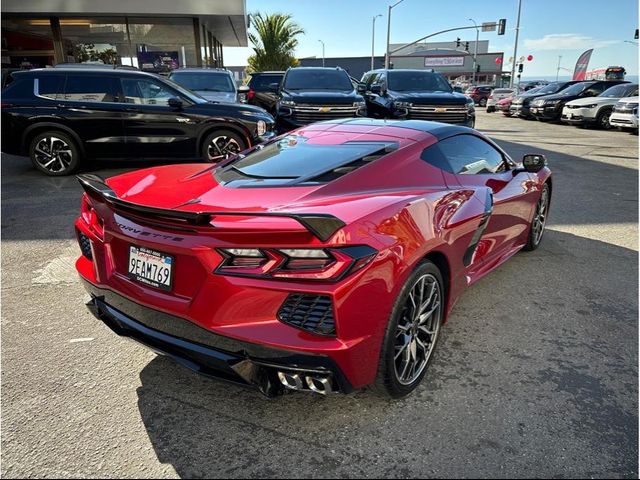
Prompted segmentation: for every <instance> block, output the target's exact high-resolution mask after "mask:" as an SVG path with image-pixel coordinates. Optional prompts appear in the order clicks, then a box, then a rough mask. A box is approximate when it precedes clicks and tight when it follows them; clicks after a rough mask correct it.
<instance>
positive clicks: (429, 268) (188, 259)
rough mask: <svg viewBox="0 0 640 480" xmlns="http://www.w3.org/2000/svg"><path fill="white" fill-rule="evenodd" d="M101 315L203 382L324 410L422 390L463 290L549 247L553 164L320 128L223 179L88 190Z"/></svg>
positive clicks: (377, 131)
mask: <svg viewBox="0 0 640 480" xmlns="http://www.w3.org/2000/svg"><path fill="white" fill-rule="evenodd" d="M78 178H79V180H80V183H81V184H82V187H83V188H84V191H85V193H84V195H83V198H82V209H81V214H80V217H79V218H78V219H77V221H76V223H75V225H76V230H77V236H78V240H79V243H80V249H81V251H82V255H81V256H80V258H79V259H78V261H77V264H76V266H77V269H78V272H79V273H80V276H81V277H82V279H83V283H84V284H85V286H86V288H87V290H88V291H89V293H90V294H91V301H90V302H89V304H88V306H89V308H90V310H91V311H92V312H93V313H94V314H95V315H96V317H98V318H99V319H100V320H102V321H103V322H104V323H106V324H107V325H108V326H109V327H110V328H111V329H113V330H114V331H115V332H116V333H117V334H119V335H122V336H126V337H131V338H133V339H134V340H137V341H139V342H140V343H142V344H144V345H146V346H148V347H150V348H151V349H153V350H155V351H156V352H158V353H161V354H165V355H169V356H171V357H173V358H174V359H176V360H177V361H178V362H179V363H181V364H182V365H185V366H187V367H189V368H192V369H194V370H196V371H198V372H200V373H203V374H206V375H209V376H213V377H217V378H220V379H224V380H228V381H232V382H236V383H240V384H244V385H249V386H253V387H256V388H258V389H259V390H260V391H262V392H263V393H265V394H267V395H273V394H277V393H282V392H283V391H285V389H291V390H306V391H313V392H318V393H321V394H327V393H330V392H345V393H347V392H351V391H353V390H354V389H359V388H361V387H365V386H368V385H373V386H376V387H377V388H378V389H379V390H381V391H382V392H386V393H387V394H389V395H391V396H392V397H401V396H404V395H406V394H408V393H409V392H411V391H412V390H413V389H415V388H416V386H417V385H418V384H419V383H420V381H421V380H422V378H423V377H424V375H425V371H426V368H427V366H428V364H429V361H430V359H431V357H432V354H433V351H434V348H435V346H436V342H437V340H438V336H439V333H440V329H441V326H442V324H443V323H444V322H445V321H446V319H447V316H448V315H449V313H450V312H451V309H452V307H453V305H454V303H455V302H456V300H457V299H458V298H459V296H460V294H461V293H462V292H463V291H464V289H465V288H466V287H467V286H469V285H471V284H472V283H474V282H475V281H477V280H478V279H479V278H481V277H483V276H484V275H485V274H487V273H488V272H490V271H491V270H493V269H494V268H496V267H497V266H498V265H500V264H501V263H502V262H504V261H505V260H507V259H508V258H509V257H511V256H512V255H513V254H515V253H516V252H517V251H519V250H521V249H523V248H524V249H526V250H532V249H535V248H536V247H537V246H538V245H539V243H540V240H541V238H542V235H543V232H544V228H545V221H546V218H547V214H548V211H549V204H550V198H551V191H552V182H551V172H550V170H549V169H548V168H547V167H546V160H545V158H544V156H542V155H534V154H532V155H526V156H525V157H524V158H523V162H522V164H520V163H516V162H514V161H513V160H512V159H511V158H509V156H508V155H507V154H506V153H505V152H504V151H503V150H502V149H501V148H500V147H498V146H497V145H496V144H495V143H493V142H492V141H491V140H489V139H487V138H486V137H484V136H483V135H482V134H480V133H478V132H477V131H475V130H472V129H470V128H466V127H460V126H453V125H445V124H441V123H433V122H424V121H383V120H372V119H346V120H335V121H329V122H323V123H316V124H313V125H310V126H307V127H304V128H301V129H298V130H296V131H293V132H290V133H289V134H287V135H284V136H281V137H278V138H276V139H274V140H272V141H269V142H268V143H265V144H262V145H259V146H257V147H254V148H252V149H250V150H247V151H245V152H244V153H243V154H241V155H239V156H237V157H234V158H231V159H228V160H225V161H224V162H223V163H221V164H218V165H210V164H189V165H171V166H163V167H155V168H149V169H145V170H138V171H133V172H130V173H127V174H124V175H118V176H116V177H112V178H109V179H108V180H106V181H105V180H102V179H101V178H100V177H97V176H95V175H80V176H79V177H78Z"/></svg>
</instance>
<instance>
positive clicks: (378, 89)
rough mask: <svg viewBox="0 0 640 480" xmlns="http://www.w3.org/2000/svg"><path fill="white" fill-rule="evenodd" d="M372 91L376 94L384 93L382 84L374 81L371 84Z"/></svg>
mask: <svg viewBox="0 0 640 480" xmlns="http://www.w3.org/2000/svg"><path fill="white" fill-rule="evenodd" d="M370 91H371V93H373V94H375V95H380V94H382V85H380V84H379V83H374V84H373V85H371V89H370Z"/></svg>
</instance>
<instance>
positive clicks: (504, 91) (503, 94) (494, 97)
mask: <svg viewBox="0 0 640 480" xmlns="http://www.w3.org/2000/svg"><path fill="white" fill-rule="evenodd" d="M514 94H515V89H514V88H495V89H494V90H493V92H491V95H489V98H488V99H487V112H489V113H490V112H495V110H496V105H497V104H498V102H499V101H500V100H502V99H505V98H511V97H513V95H514Z"/></svg>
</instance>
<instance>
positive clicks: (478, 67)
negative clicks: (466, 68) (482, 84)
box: [476, 65, 480, 73]
mask: <svg viewBox="0 0 640 480" xmlns="http://www.w3.org/2000/svg"><path fill="white" fill-rule="evenodd" d="M476 73H480V65H476Z"/></svg>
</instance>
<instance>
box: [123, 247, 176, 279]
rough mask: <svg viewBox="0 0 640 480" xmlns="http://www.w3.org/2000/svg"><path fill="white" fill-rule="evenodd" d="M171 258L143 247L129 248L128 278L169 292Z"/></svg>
mask: <svg viewBox="0 0 640 480" xmlns="http://www.w3.org/2000/svg"><path fill="white" fill-rule="evenodd" d="M172 267H173V257H172V256H171V255H167V254H166V253H161V252H156V251H155V250H150V249H148V248H143V247H134V246H133V245H131V246H129V267H128V270H129V271H128V274H129V278H132V279H134V280H135V281H137V282H140V283H144V284H145V285H150V286H152V287H155V288H160V289H162V290H171V279H172Z"/></svg>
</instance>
